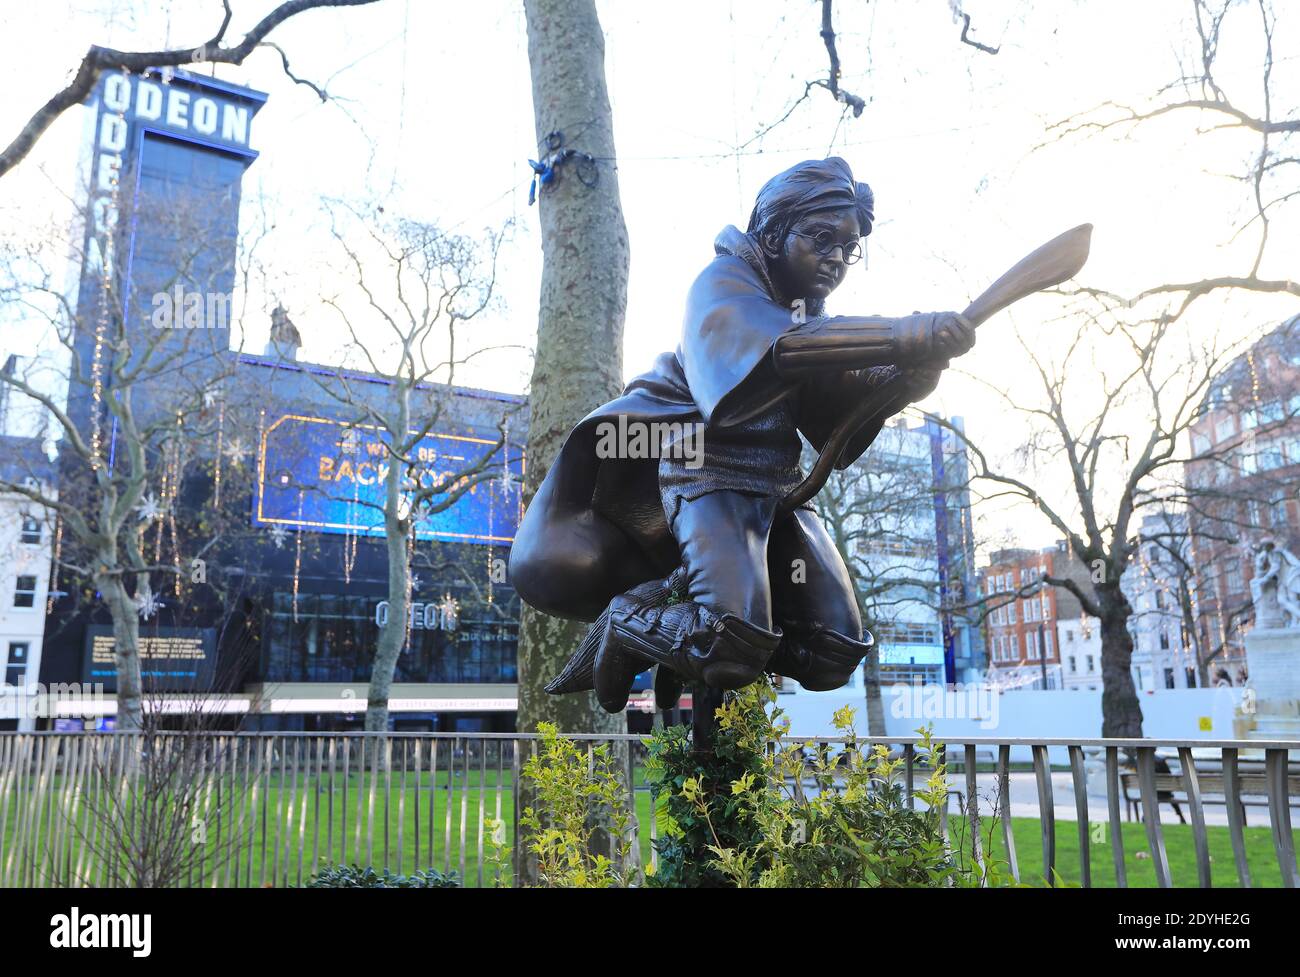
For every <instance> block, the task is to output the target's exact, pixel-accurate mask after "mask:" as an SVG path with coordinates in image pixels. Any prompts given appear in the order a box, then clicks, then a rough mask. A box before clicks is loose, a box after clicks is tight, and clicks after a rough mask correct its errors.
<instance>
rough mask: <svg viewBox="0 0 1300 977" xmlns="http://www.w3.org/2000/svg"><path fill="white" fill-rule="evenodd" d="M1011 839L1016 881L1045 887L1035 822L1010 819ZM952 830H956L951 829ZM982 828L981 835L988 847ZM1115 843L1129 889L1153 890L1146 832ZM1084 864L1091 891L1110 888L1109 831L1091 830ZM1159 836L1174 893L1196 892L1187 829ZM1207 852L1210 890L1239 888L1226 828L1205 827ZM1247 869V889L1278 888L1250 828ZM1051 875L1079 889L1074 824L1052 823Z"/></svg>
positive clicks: (1125, 833) (1273, 867) (1257, 831)
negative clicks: (1017, 872)
mask: <svg viewBox="0 0 1300 977" xmlns="http://www.w3.org/2000/svg"><path fill="white" fill-rule="evenodd" d="M1011 822H1012V823H1011V833H1012V838H1013V840H1014V843H1015V848H1016V855H1017V861H1018V864H1019V868H1020V878H1021V880H1022V881H1023V882H1025V883H1028V884H1030V885H1042V884H1044V877H1045V873H1044V870H1043V848H1042V841H1041V838H1040V830H1041V828H1040V822H1039V821H1038V819H1037V818H1012V819H1011ZM952 826H953V828H954V829H956V827H957V825H956V824H955V823H954V824H953V825H952ZM988 827H989V824H988V822H986V823H985V824H984V825H983V826H982V828H983V830H981V832H980V834H981V836H982V837H983V838H984V840H985V841H986V842H987V840H988V837H989V835H988ZM1120 827H1121V831H1120V837H1121V840H1122V841H1123V846H1124V870H1125V874H1126V876H1127V882H1128V886H1129V887H1130V888H1154V887H1155V886H1156V871H1155V863H1154V861H1153V860H1152V859H1151V858H1149V857H1139V853H1141V854H1142V855H1143V856H1146V855H1148V854H1149V848H1148V844H1147V835H1146V828H1145V826H1144V825H1142V824H1141V823H1139V822H1129V821H1125V822H1123V823H1122V824H1121V826H1120ZM1091 831H1092V832H1093V834H1092V835H1091V836H1090V843H1089V846H1088V847H1089V858H1088V864H1089V866H1090V868H1091V874H1092V879H1091V882H1092V885H1093V886H1094V887H1096V888H1113V887H1114V886H1115V862H1114V856H1113V855H1112V852H1111V840H1110V826H1109V825H1108V824H1105V823H1098V824H1094V825H1093V826H1092V828H1091ZM1162 832H1163V834H1164V840H1165V851H1166V853H1167V855H1168V859H1169V876H1170V878H1171V879H1172V881H1173V884H1174V886H1175V888H1196V887H1198V886H1199V885H1200V881H1199V876H1198V874H1197V869H1196V846H1195V843H1194V841H1193V837H1192V828H1191V825H1182V824H1172V825H1171V824H1164V825H1162ZM1206 832H1207V835H1208V838H1209V847H1210V858H1211V863H1210V881H1211V883H1212V884H1213V885H1214V887H1215V888H1224V889H1230V888H1238V887H1239V886H1240V885H1241V883H1240V882H1239V880H1238V878H1237V868H1236V861H1235V860H1234V858H1233V854H1232V840H1231V836H1230V835H1229V833H1228V829H1227V828H1226V827H1222V826H1218V825H1210V826H1209V827H1207V828H1206ZM1001 834H1002V832H1001V827H1000V826H999V827H998V828H997V829H996V830H995V837H994V839H993V845H992V847H991V851H992V853H993V854H994V857H996V858H999V859H1002V860H1004V861H1005V859H1006V847H1005V845H1004V844H1003V841H1002V837H1001ZM1244 838H1245V843H1246V863H1247V865H1248V867H1249V868H1250V879H1251V885H1252V886H1254V887H1257V888H1278V887H1280V886H1281V885H1282V873H1281V871H1280V869H1279V868H1278V864H1277V856H1276V854H1275V853H1274V850H1273V839H1272V834H1271V832H1270V830H1269V829H1268V828H1263V827H1249V828H1246V829H1245V831H1244ZM1056 872H1057V874H1058V876H1059V878H1060V879H1061V881H1062V882H1064V883H1065V884H1067V885H1079V884H1080V883H1081V878H1082V876H1081V873H1080V860H1079V833H1078V827H1077V825H1076V823H1075V822H1073V821H1059V820H1058V821H1057V822H1056Z"/></svg>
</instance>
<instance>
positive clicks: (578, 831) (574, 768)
mask: <svg viewBox="0 0 1300 977" xmlns="http://www.w3.org/2000/svg"><path fill="white" fill-rule="evenodd" d="M537 731H538V732H539V733H540V734H541V737H542V739H541V748H540V750H539V751H538V752H537V753H536V754H535V755H534V756H531V757H529V758H528V761H527V762H526V763H525V764H524V767H523V776H524V777H525V778H527V779H528V780H530V781H532V783H533V786H534V789H535V791H536V795H535V796H536V805H535V806H534V805H530V806H528V807H526V808H524V811H523V814H522V815H521V817H520V818H519V829H520V835H521V839H520V842H521V844H523V845H524V846H525V849H524V850H525V851H527V852H529V853H531V854H532V855H533V856H534V857H535V858H536V859H537V880H538V884H539V886H540V887H543V888H579V889H605V888H613V887H625V886H631V885H634V884H636V882H637V881H638V878H639V875H640V873H639V872H638V871H637V869H636V867H635V862H634V860H633V858H632V845H633V843H634V840H635V831H634V830H633V829H634V823H633V813H632V811H631V809H630V806H629V804H628V795H627V785H626V784H624V782H623V778H622V777H621V776H620V774H619V763H618V761H617V759H616V758H615V756H614V755H613V753H612V752H611V750H610V746H609V744H608V743H601V744H598V745H595V746H593V747H592V748H591V750H590V752H588V751H587V750H586V749H579V747H578V746H577V745H576V744H575V743H574V742H573V741H572V740H567V739H564V738H563V737H561V736H560V735H559V733H558V732H557V730H556V728H555V726H554V725H553V724H551V723H539V724H538V727H537ZM494 835H495V832H494ZM494 844H499V842H496V841H494ZM497 861H498V865H499V864H500V859H499V858H498V859H497Z"/></svg>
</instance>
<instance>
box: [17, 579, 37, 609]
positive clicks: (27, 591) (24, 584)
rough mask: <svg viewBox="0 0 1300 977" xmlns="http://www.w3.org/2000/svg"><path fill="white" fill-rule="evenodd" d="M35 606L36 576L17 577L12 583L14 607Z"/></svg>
mask: <svg viewBox="0 0 1300 977" xmlns="http://www.w3.org/2000/svg"><path fill="white" fill-rule="evenodd" d="M35 606H36V578H35V577H31V576H22V577H19V578H18V580H17V582H16V583H15V584H14V607H35Z"/></svg>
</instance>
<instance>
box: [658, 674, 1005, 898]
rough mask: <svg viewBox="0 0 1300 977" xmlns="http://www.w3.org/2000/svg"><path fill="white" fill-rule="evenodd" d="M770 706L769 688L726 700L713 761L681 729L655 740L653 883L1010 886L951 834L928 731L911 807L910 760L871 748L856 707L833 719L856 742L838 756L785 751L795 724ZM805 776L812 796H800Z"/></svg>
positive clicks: (938, 760)
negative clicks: (862, 738)
mask: <svg viewBox="0 0 1300 977" xmlns="http://www.w3.org/2000/svg"><path fill="white" fill-rule="evenodd" d="M775 701H776V693H775V690H774V689H773V688H772V686H771V684H770V682H759V683H755V684H754V685H751V686H749V687H748V688H746V689H743V690H741V691H740V692H738V693H735V694H733V695H729V696H728V698H727V700H726V701H725V703H724V704H723V706H722V708H721V709H719V710H718V715H717V722H718V728H717V731H716V733H715V751H714V754H713V755H708V754H706V755H697V754H695V753H693V752H692V751H691V744H690V737H689V734H688V733H687V731H686V730H685V729H684V728H681V727H678V728H675V729H672V730H665V731H663V732H660V733H657V734H656V735H655V737H654V738H653V740H652V742H651V746H650V753H651V758H652V759H651V763H650V765H649V767H648V769H647V779H649V780H650V781H651V782H652V784H654V790H655V795H656V811H657V812H659V813H658V816H659V817H660V833H661V838H660V839H659V840H658V841H657V842H656V845H657V850H658V852H659V867H658V869H657V871H656V872H655V875H654V884H656V885H663V886H674V887H676V886H735V887H741V888H748V887H791V888H857V887H903V886H907V887H935V886H977V885H1000V884H1005V882H1006V881H1007V877H1006V876H1005V874H1004V873H1003V872H1002V868H1001V866H1000V865H998V864H996V863H993V862H990V861H987V860H985V861H976V860H973V859H971V858H969V857H968V854H967V852H966V851H965V847H964V846H963V844H962V843H961V842H962V839H961V838H960V837H959V838H958V839H957V841H958V843H957V844H956V845H953V844H952V843H950V841H949V839H947V838H946V837H945V835H944V831H943V823H942V818H941V809H942V807H943V806H944V805H945V804H946V801H947V790H948V785H947V778H946V770H945V767H944V764H943V762H942V757H941V754H940V750H939V748H938V747H937V746H936V745H935V744H934V743H933V742H932V741H931V739H930V735H929V732H928V731H926V730H922V731H921V735H922V737H923V739H924V741H923V743H922V746H921V748H920V750H919V751H918V754H917V761H918V762H919V763H920V764H922V765H924V766H926V767H928V768H929V775H928V777H927V778H926V780H925V782H924V784H922V785H920V787H919V788H918V789H917V790H916V792H915V800H916V805H915V807H914V808H913V807H909V806H908V804H907V797H906V792H905V789H904V786H903V784H901V783H900V782H899V777H900V770H901V768H902V766H903V763H904V761H903V760H901V759H899V758H892V757H890V755H889V751H888V749H887V748H886V747H885V746H883V745H879V746H876V747H874V748H867V749H866V750H865V752H864V750H863V748H862V747H861V746H860V745H859V744H857V742H856V734H855V731H854V727H853V710H852V709H851V708H849V707H845V708H844V709H842V710H840V711H838V712H837V713H836V715H835V726H836V729H837V730H838V731H839V733H840V734H841V735H842V736H845V737H849V738H852V742H851V743H848V744H845V745H844V748H843V750H842V751H840V752H835V751H833V750H832V748H831V747H830V746H829V745H827V744H814V743H813V742H804V743H794V744H789V745H785V746H781V745H779V739H780V737H781V736H782V735H785V734H786V732H787V731H788V726H789V724H788V721H787V720H785V719H784V718H783V715H782V713H781V711H780V710H779V709H776V708H775ZM807 780H811V782H812V783H811V789H808V790H805V788H804V784H805V781H807ZM962 823H964V822H961V821H959V822H957V823H956V826H960V824H962ZM990 830H991V828H990ZM985 850H986V851H987V850H988V848H987V845H986V846H985Z"/></svg>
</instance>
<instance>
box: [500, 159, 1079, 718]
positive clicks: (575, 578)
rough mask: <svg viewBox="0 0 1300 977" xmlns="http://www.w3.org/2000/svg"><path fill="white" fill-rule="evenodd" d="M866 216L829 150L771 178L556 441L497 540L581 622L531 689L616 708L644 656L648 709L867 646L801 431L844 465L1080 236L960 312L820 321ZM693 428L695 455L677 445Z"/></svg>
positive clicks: (525, 581)
mask: <svg viewBox="0 0 1300 977" xmlns="http://www.w3.org/2000/svg"><path fill="white" fill-rule="evenodd" d="M874 216H875V215H874V201H873V197H872V192H871V188H870V187H868V186H867V185H866V184H865V183H858V182H857V181H855V180H854V179H853V174H852V173H851V172H850V170H849V166H848V164H847V163H846V162H845V161H844V160H842V159H839V158H831V159H826V160H809V161H806V162H803V163H800V164H798V165H797V166H793V167H791V168H790V169H788V170H786V171H785V172H784V173H781V174H779V175H778V176H776V177H773V178H772V179H771V180H769V181H768V182H767V184H766V185H765V186H764V187H763V188H762V190H760V191H759V194H758V200H757V201H756V203H755V205H754V210H753V213H752V214H751V215H750V218H749V226H748V228H747V229H746V230H745V231H744V232H741V231H740V230H738V229H737V228H735V227H728V228H726V229H725V230H723V231H722V233H721V234H719V235H718V238H717V240H716V241H715V242H714V251H715V252H716V253H715V256H714V258H713V260H712V261H711V262H709V264H708V265H707V266H706V267H705V268H704V270H703V271H702V272H701V273H700V275H699V277H698V278H696V280H695V282H694V284H693V285H692V286H691V289H690V292H689V293H688V295H687V298H686V316H685V321H684V322H683V326H682V336H681V342H680V344H679V345H678V347H677V351H676V352H675V353H663V354H661V355H660V356H659V358H658V359H657V360H656V362H655V365H654V368H653V369H651V370H650V372H648V373H645V374H643V375H642V376H639V377H637V378H636V379H635V380H633V381H632V382H631V383H630V384H628V386H627V389H626V390H625V391H624V392H623V395H622V396H621V397H619V398H618V399H617V400H614V401H611V402H610V403H608V404H605V405H604V406H603V407H600V408H598V409H597V410H595V411H593V412H592V413H591V414H590V415H588V416H587V417H586V418H584V419H583V420H582V422H581V423H579V424H578V426H577V427H575V428H574V429H573V431H572V432H571V433H570V435H569V437H568V439H567V440H566V441H565V444H564V446H563V448H562V449H561V451H560V454H559V457H558V458H557V459H556V461H555V464H554V465H553V466H552V467H551V469H550V471H549V472H548V473H547V475H546V478H545V479H544V481H543V482H542V484H541V486H540V487H539V489H538V491H537V495H536V496H535V497H534V499H533V500H532V503H531V505H530V506H529V507H528V510H527V512H526V513H525V515H524V518H523V521H522V523H521V525H520V527H519V531H518V534H517V535H516V537H515V541H514V546H513V548H512V549H511V554H510V572H511V580H512V583H513V585H514V587H515V589H516V591H517V592H518V593H519V595H520V597H522V598H523V599H524V600H525V601H527V602H528V603H529V604H530V605H532V606H533V607H535V608H537V609H538V610H541V611H543V612H545V613H547V614H553V615H556V616H559V617H567V618H577V619H579V620H584V621H595V622H596V623H595V624H594V626H593V627H592V629H591V630H590V632H589V633H588V635H587V637H586V639H585V640H584V641H583V643H582V644H581V645H580V646H579V648H578V649H577V651H576V652H575V653H574V655H573V657H572V658H571V659H570V661H569V663H568V664H567V665H566V666H565V668H564V670H563V671H562V672H561V674H560V675H559V676H557V677H556V678H555V679H554V680H553V681H552V682H551V684H550V685H549V686H547V691H548V692H552V693H565V692H577V691H583V690H587V689H595V691H596V693H597V696H598V698H599V700H600V702H601V705H602V706H604V708H605V709H607V710H609V711H611V712H617V711H621V710H622V709H624V708H625V707H626V705H627V698H628V693H629V690H630V689H631V685H632V681H633V679H634V678H635V677H636V675H637V674H638V673H640V672H642V671H644V670H645V669H646V668H648V667H650V666H651V665H657V666H658V667H657V669H656V673H655V694H656V699H657V700H658V703H659V706H660V708H668V707H669V706H670V705H671V704H672V703H673V702H675V701H676V698H677V696H678V694H679V693H680V691H681V688H682V684H683V683H684V682H690V683H693V684H695V685H696V686H697V687H698V686H703V687H707V688H710V689H714V690H717V689H735V688H740V687H742V686H744V685H748V684H749V683H751V682H753V681H755V680H756V679H758V678H759V677H760V676H761V675H762V674H763V673H764V672H765V671H767V672H772V673H775V674H778V675H784V676H787V677H789V678H792V679H795V680H797V681H798V682H799V683H801V684H802V685H803V686H804V687H805V688H807V689H813V690H825V689H834V688H838V687H839V686H841V685H843V684H845V683H846V682H847V681H848V680H849V679H850V678H851V676H852V674H853V672H854V670H855V669H856V668H857V666H858V664H859V663H860V662H861V661H862V659H863V657H864V656H865V655H866V654H867V653H868V652H869V651H870V650H871V637H870V635H868V634H865V633H864V631H863V628H862V620H861V617H860V615H859V613H858V607H857V601H856V599H855V597H854V592H853V586H852V584H851V582H850V579H849V574H848V571H847V569H846V568H845V566H844V561H843V560H842V559H841V557H840V555H839V553H838V552H837V551H836V549H835V546H834V544H833V543H832V541H831V539H830V537H829V536H828V535H827V533H826V530H825V529H824V528H823V527H822V525H821V523H820V521H819V520H818V518H817V516H816V514H815V513H814V512H813V510H812V509H811V508H810V507H809V506H808V504H807V503H806V502H803V504H802V505H799V504H798V503H799V502H801V501H803V500H804V499H806V498H808V497H810V496H811V494H812V492H815V488H814V489H813V490H812V491H804V489H806V488H807V484H808V483H814V482H816V478H814V477H812V476H810V478H809V479H808V483H805V484H804V485H801V481H802V480H803V475H802V473H801V471H800V468H799V456H800V452H801V440H800V435H802V436H803V437H804V438H806V439H807V440H808V442H809V443H810V444H811V445H812V446H813V447H814V448H816V449H817V450H818V451H820V452H821V453H822V458H821V459H820V460H819V463H818V466H817V469H824V471H827V472H828V471H829V465H830V463H831V462H832V461H833V463H834V465H835V467H838V468H844V467H845V466H847V465H849V464H850V463H852V462H853V461H854V460H855V459H856V458H857V457H858V456H859V455H861V454H862V452H863V451H864V450H865V449H866V448H867V446H868V445H870V444H871V442H872V441H873V440H874V439H875V437H876V435H877V434H878V433H879V432H880V429H881V427H882V426H883V425H884V422H885V420H886V419H887V418H888V417H889V416H890V415H891V414H894V413H897V412H898V411H899V410H901V409H902V408H903V407H904V406H905V405H906V404H908V403H909V402H911V401H913V400H918V399H920V398H922V397H924V396H926V395H927V394H929V393H930V392H931V391H932V390H933V389H934V387H935V384H936V383H937V382H938V379H939V374H940V372H941V371H942V370H943V369H944V368H945V367H947V365H948V362H949V360H950V358H952V357H954V356H960V355H961V354H963V353H965V352H966V351H967V350H969V349H970V348H971V346H972V345H973V344H974V342H975V326H976V325H977V324H978V323H979V322H981V321H983V320H984V319H986V318H988V317H989V316H990V315H992V314H993V313H994V312H996V311H998V310H999V309H1001V308H1004V307H1006V306H1007V305H1009V304H1010V303H1011V302H1013V301H1015V300H1016V299H1018V298H1020V297H1023V296H1024V295H1027V294H1029V293H1030V292H1032V291H1035V290H1037V289H1040V288H1044V287H1046V286H1047V285H1049V284H1056V283H1058V282H1060V281H1063V280H1065V279H1066V278H1068V277H1070V276H1071V275H1073V274H1074V273H1075V272H1076V271H1077V270H1078V268H1079V267H1081V266H1082V264H1083V261H1084V260H1085V258H1086V255H1087V247H1088V244H1087V242H1088V238H1089V233H1090V231H1091V226H1090V225H1082V226H1081V227H1078V228H1075V229H1074V230H1072V231H1069V232H1066V234H1063V235H1061V236H1060V237H1058V238H1056V239H1054V240H1053V241H1051V242H1049V243H1048V244H1046V245H1044V246H1043V247H1042V248H1039V249H1038V251H1035V252H1034V253H1033V254H1031V255H1029V256H1028V257H1027V258H1025V259H1024V260H1023V261H1021V262H1020V263H1019V264H1017V265H1016V266H1015V268H1013V269H1012V270H1011V271H1010V272H1008V273H1007V274H1006V275H1004V276H1003V277H1002V278H1001V279H999V280H998V282H997V283H995V284H994V285H993V286H992V287H991V288H990V289H989V290H988V291H986V292H985V293H984V294H983V295H982V296H981V297H980V298H979V299H977V300H976V302H975V303H973V304H972V305H971V306H970V307H969V308H968V309H967V310H966V311H965V312H964V313H960V314H959V313H956V312H937V313H927V314H915V315H910V316H905V317H902V318H883V317H878V316H832V315H827V314H826V313H825V311H824V306H825V302H826V299H827V297H828V296H829V295H830V293H831V292H832V291H834V290H835V289H836V288H837V287H838V286H839V285H840V283H841V282H842V281H843V280H844V276H845V275H846V274H847V273H848V271H849V269H850V268H851V267H852V266H853V265H854V264H855V263H857V261H858V260H859V259H860V258H861V257H862V253H863V252H862V241H863V239H865V238H866V237H867V235H869V234H870V233H871V225H872V221H873V219H874ZM693 425H694V426H695V428H694V429H697V430H700V431H702V445H695V447H698V448H700V449H701V450H685V449H688V448H691V447H692V442H691V440H690V439H691V431H692V430H693V427H692V426H693ZM612 431H617V432H619V433H620V434H623V433H626V432H638V431H640V432H644V431H652V432H653V431H661V432H662V431H668V432H670V433H669V435H668V436H667V437H666V438H664V439H663V442H662V443H661V444H660V445H659V447H660V448H661V450H658V451H655V452H653V453H652V456H650V457H647V453H646V452H645V451H639V450H638V451H634V450H622V451H619V450H611V444H610V442H614V447H615V448H617V447H618V443H617V442H618V438H611V437H610V433H611V432H612ZM622 447H623V448H624V449H630V447H631V446H630V445H622ZM817 469H815V470H814V475H815V474H816V472H817ZM822 477H823V478H824V475H822ZM797 487H798V488H799V489H800V491H798V492H796V491H795V490H796V488H797Z"/></svg>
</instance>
